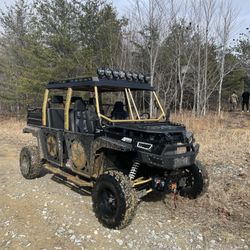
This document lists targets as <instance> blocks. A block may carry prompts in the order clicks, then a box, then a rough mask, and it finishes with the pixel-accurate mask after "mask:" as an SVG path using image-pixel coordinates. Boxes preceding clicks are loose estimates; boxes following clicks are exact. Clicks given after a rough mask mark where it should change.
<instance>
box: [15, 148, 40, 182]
mask: <svg viewBox="0 0 250 250" xmlns="http://www.w3.org/2000/svg"><path fill="white" fill-rule="evenodd" d="M41 167H42V166H41V161H40V157H39V151H38V147H24V148H22V150H21V153H20V170H21V173H22V175H23V177H24V178H26V179H34V178H37V177H40V175H41Z"/></svg>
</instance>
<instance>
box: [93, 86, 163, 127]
mask: <svg viewBox="0 0 250 250" xmlns="http://www.w3.org/2000/svg"><path fill="white" fill-rule="evenodd" d="M94 90H95V99H96V112H97V115H98V117H99V118H102V119H104V120H107V121H109V122H113V123H117V122H119V123H121V122H123V123H126V122H146V121H149V122H154V121H159V120H161V119H162V118H163V117H166V114H165V112H164V110H163V108H162V106H161V103H160V101H159V99H158V97H157V95H156V93H155V91H153V95H154V97H155V100H156V102H157V104H158V106H159V108H160V111H161V114H160V115H159V117H158V118H152V119H141V118H140V115H139V112H138V109H137V107H136V104H135V101H134V98H133V95H132V93H131V90H130V89H129V88H125V96H126V98H127V102H128V108H129V113H130V117H131V118H132V119H130V120H113V119H111V118H109V117H107V116H105V115H103V114H101V112H100V106H99V94H98V88H97V86H95V87H94ZM131 102H132V104H133V108H134V110H135V112H136V116H137V118H138V119H134V114H133V110H132V106H131Z"/></svg>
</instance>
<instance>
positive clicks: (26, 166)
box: [21, 155, 30, 175]
mask: <svg viewBox="0 0 250 250" xmlns="http://www.w3.org/2000/svg"><path fill="white" fill-rule="evenodd" d="M21 164H22V171H23V173H24V174H25V175H27V174H28V173H29V168H30V162H29V157H28V155H24V156H23V158H22V162H21Z"/></svg>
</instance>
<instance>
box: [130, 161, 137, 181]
mask: <svg viewBox="0 0 250 250" xmlns="http://www.w3.org/2000/svg"><path fill="white" fill-rule="evenodd" d="M139 167H140V162H139V161H137V160H135V161H134V162H133V165H132V167H131V170H130V172H129V175H128V177H129V179H130V180H134V178H135V176H136V174H137V170H138V168H139Z"/></svg>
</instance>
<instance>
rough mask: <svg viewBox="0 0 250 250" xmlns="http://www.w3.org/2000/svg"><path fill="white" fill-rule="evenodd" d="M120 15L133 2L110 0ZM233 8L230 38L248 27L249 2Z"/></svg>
mask: <svg viewBox="0 0 250 250" xmlns="http://www.w3.org/2000/svg"><path fill="white" fill-rule="evenodd" d="M110 1H112V2H113V3H114V5H115V6H116V8H117V10H118V12H119V13H120V14H121V15H122V14H123V13H126V12H127V10H128V9H129V4H130V3H131V2H132V1H133V0H110ZM14 2H15V0H0V9H3V10H4V9H5V5H6V4H7V5H8V6H9V5H11V4H13V3H14ZM232 3H233V5H234V7H235V8H236V9H237V10H238V12H239V15H238V20H237V24H236V25H235V28H234V32H233V34H232V37H231V38H237V37H238V35H239V33H241V32H244V31H245V29H246V27H250V0H232Z"/></svg>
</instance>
